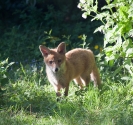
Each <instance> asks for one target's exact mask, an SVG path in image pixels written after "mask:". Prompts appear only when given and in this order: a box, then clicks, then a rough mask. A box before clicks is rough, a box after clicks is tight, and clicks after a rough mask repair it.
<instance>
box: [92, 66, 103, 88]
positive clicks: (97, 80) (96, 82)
mask: <svg viewBox="0 0 133 125" xmlns="http://www.w3.org/2000/svg"><path fill="white" fill-rule="evenodd" d="M91 79H92V80H93V81H94V86H98V88H99V87H100V86H101V79H100V74H99V71H98V68H97V66H96V65H95V66H94V68H93V70H92V72H91Z"/></svg>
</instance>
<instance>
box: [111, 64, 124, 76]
mask: <svg viewBox="0 0 133 125" xmlns="http://www.w3.org/2000/svg"><path fill="white" fill-rule="evenodd" d="M122 68H123V66H120V67H118V68H117V69H116V70H115V71H114V73H113V76H115V75H116V74H118V73H119V72H120V71H121V70H122Z"/></svg>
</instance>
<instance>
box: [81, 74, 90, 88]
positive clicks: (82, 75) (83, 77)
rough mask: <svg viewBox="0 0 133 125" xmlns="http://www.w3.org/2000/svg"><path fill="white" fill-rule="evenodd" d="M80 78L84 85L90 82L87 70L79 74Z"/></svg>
mask: <svg viewBox="0 0 133 125" xmlns="http://www.w3.org/2000/svg"><path fill="white" fill-rule="evenodd" d="M80 78H81V81H82V83H83V84H84V85H85V86H87V85H88V84H89V82H90V73H89V72H84V73H82V74H81V76H80Z"/></svg>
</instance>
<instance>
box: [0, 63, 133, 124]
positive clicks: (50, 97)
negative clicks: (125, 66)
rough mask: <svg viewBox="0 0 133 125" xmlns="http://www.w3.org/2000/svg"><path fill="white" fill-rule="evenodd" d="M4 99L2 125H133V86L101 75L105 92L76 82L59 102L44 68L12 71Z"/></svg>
mask: <svg viewBox="0 0 133 125" xmlns="http://www.w3.org/2000/svg"><path fill="white" fill-rule="evenodd" d="M9 72H12V73H10V74H11V75H10V79H9V84H7V85H6V86H5V88H6V90H5V91H4V93H3V94H2V96H1V100H0V101H1V105H0V125H9V124H10V125H133V85H132V82H129V81H127V82H126V83H125V82H124V83H122V82H120V81H118V82H115V81H114V80H111V79H108V77H107V76H105V74H102V84H103V85H102V86H103V87H102V89H101V90H98V89H97V88H94V87H93V84H92V83H90V85H89V86H88V87H86V88H85V89H84V90H82V91H80V90H79V88H78V87H77V85H75V84H74V83H73V82H72V83H71V85H70V90H69V95H68V97H66V98H65V97H62V98H61V99H60V101H59V102H57V101H56V96H55V92H54V89H53V87H52V85H50V83H49V82H48V81H47V78H46V75H45V72H44V70H43V67H41V68H39V69H38V68H37V67H36V66H32V67H30V66H28V65H25V66H23V65H22V64H21V65H20V67H19V68H17V69H12V70H11V71H9Z"/></svg>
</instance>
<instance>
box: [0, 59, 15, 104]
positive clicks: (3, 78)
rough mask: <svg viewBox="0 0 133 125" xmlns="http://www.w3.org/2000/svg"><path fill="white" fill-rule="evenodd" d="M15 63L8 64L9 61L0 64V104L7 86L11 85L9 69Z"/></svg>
mask: <svg viewBox="0 0 133 125" xmlns="http://www.w3.org/2000/svg"><path fill="white" fill-rule="evenodd" d="M11 65H13V62H11V63H9V64H8V59H6V60H4V61H1V62H0V102H2V96H3V93H4V92H5V90H6V84H8V83H9V78H8V68H9V67H10V66H11Z"/></svg>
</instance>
